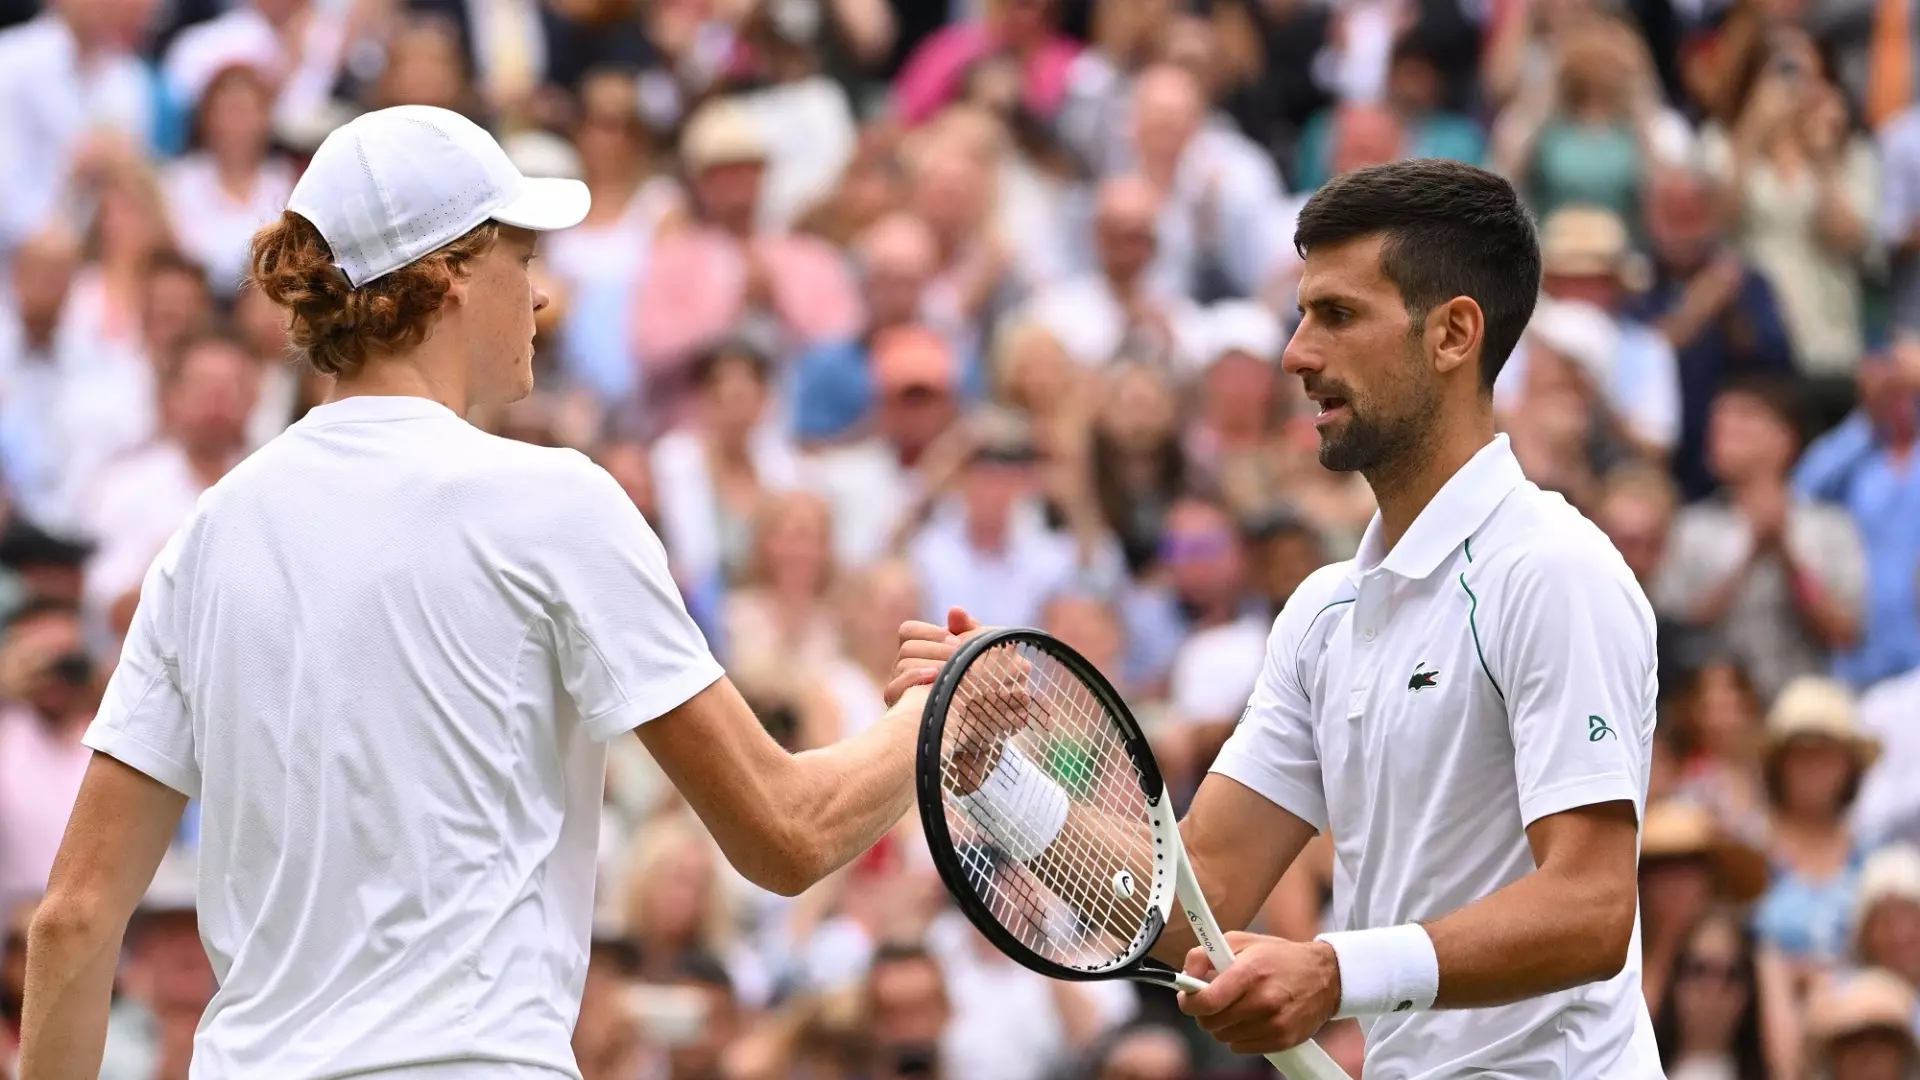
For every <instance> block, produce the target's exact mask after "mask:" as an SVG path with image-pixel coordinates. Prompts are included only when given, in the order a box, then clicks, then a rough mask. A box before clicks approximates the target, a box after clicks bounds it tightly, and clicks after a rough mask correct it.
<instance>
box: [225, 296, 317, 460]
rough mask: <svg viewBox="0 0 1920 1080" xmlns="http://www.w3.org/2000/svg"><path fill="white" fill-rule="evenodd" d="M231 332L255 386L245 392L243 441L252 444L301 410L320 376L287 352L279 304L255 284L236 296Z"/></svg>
mask: <svg viewBox="0 0 1920 1080" xmlns="http://www.w3.org/2000/svg"><path fill="white" fill-rule="evenodd" d="M233 332H234V336H235V337H237V338H238V339H239V341H240V343H241V344H242V345H243V346H245V347H246V350H247V353H248V355H250V356H252V357H253V368H252V371H253V375H254V380H253V381H254V386H253V389H252V391H251V393H250V394H249V396H250V397H252V398H253V399H254V406H253V414H252V415H251V416H249V417H247V445H248V446H250V447H253V448H256V449H257V448H259V447H262V446H265V445H266V444H267V441H268V440H270V439H272V438H273V437H274V436H275V435H278V434H280V433H281V432H282V431H285V430H286V429H287V425H289V424H291V423H293V422H294V421H295V420H298V419H299V418H300V416H301V415H303V414H304V412H305V410H304V409H302V408H301V403H302V395H303V394H308V393H310V388H311V386H312V384H313V383H314V382H316V381H317V380H318V378H319V376H318V374H317V373H315V372H312V371H307V370H304V369H303V368H302V367H301V366H300V365H298V364H296V363H294V362H293V361H292V359H291V357H289V356H288V350H289V346H288V345H287V324H286V322H285V320H284V319H282V318H281V316H280V309H279V308H277V307H275V306H274V303H273V301H272V300H269V299H268V298H267V295H266V294H265V293H263V292H261V291H260V290H259V289H243V290H241V292H240V295H239V297H238V298H237V299H235V301H234V305H233ZM313 396H317V395H313ZM308 400H311V398H309V399H308Z"/></svg>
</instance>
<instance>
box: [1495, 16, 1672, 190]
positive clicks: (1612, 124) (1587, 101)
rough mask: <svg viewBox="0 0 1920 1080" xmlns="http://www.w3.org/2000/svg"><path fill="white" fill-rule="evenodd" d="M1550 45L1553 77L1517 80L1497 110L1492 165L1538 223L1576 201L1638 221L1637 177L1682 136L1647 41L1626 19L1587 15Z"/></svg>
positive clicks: (1665, 156) (1668, 158)
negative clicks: (1517, 91)
mask: <svg viewBox="0 0 1920 1080" xmlns="http://www.w3.org/2000/svg"><path fill="white" fill-rule="evenodd" d="M1549 47H1550V48H1551V49H1553V50H1554V51H1555V52H1557V53H1558V54H1559V55H1558V69H1559V70H1558V76H1557V79H1555V80H1552V81H1549V80H1544V79H1543V80H1537V81H1533V82H1529V83H1527V84H1525V86H1524V87H1523V90H1524V92H1523V93H1522V94H1521V96H1519V97H1517V98H1516V99H1515V100H1514V101H1513V103H1512V104H1510V105H1508V106H1507V107H1506V108H1505V109H1504V110H1502V111H1501V113H1500V117H1499V119H1498V121H1497V122H1496V123H1495V125H1494V131H1493V152H1492V160H1493V167H1494V168H1495V170H1497V171H1498V172H1500V173H1502V174H1503V175H1505V176H1507V177H1508V178H1509V179H1512V180H1513V181H1514V182H1515V183H1516V184H1518V185H1520V187H1521V189H1522V190H1523V191H1524V192H1525V194H1526V196H1527V202H1528V204H1529V205H1530V206H1532V208H1533V211H1534V213H1535V214H1537V215H1539V216H1540V218H1541V220H1543V221H1544V220H1546V219H1547V218H1548V217H1550V216H1552V214H1553V213H1554V212H1555V211H1557V210H1559V209H1561V208H1562V207H1567V206H1577V205H1584V206H1592V207H1596V208H1599V209H1602V210H1606V211H1607V212H1609V213H1611V214H1614V215H1616V216H1617V217H1619V218H1620V219H1621V220H1623V221H1634V222H1637V221H1639V220H1640V214H1639V201H1640V178H1641V177H1642V176H1643V175H1645V173H1646V171H1647V170H1648V169H1649V167H1650V166H1651V165H1653V164H1655V163H1659V162H1670V161H1673V160H1675V159H1677V158H1679V157H1680V156H1681V155H1682V154H1684V153H1685V150H1686V147H1687V146H1688V144H1689V143H1690V142H1691V136H1690V133H1689V131H1688V129H1687V126H1686V123H1685V121H1684V120H1682V119H1681V118H1680V117H1678V116H1676V115H1674V114H1673V113H1672V112H1670V111H1669V110H1667V109H1666V108H1665V106H1664V103H1663V102H1662V98H1661V90H1660V83H1659V78H1658V76H1657V75H1656V74H1655V71H1654V66H1653V61H1652V57H1651V56H1650V55H1649V54H1648V51H1647V46H1646V43H1645V42H1644V41H1642V40H1641V39H1640V38H1639V37H1638V36H1637V35H1636V34H1635V33H1634V32H1633V28H1632V27H1631V26H1630V25H1628V24H1627V23H1626V22H1623V21H1621V20H1620V19H1618V18H1616V17H1613V16H1611V15H1601V14H1590V15H1587V16H1585V17H1583V18H1578V21H1577V25H1575V26H1572V27H1569V28H1568V29H1567V30H1566V31H1565V32H1563V33H1562V34H1560V35H1558V36H1557V37H1556V38H1555V39H1554V40H1553V41H1552V43H1551V45H1550V46H1549ZM1555 83H1557V87H1556V85H1555Z"/></svg>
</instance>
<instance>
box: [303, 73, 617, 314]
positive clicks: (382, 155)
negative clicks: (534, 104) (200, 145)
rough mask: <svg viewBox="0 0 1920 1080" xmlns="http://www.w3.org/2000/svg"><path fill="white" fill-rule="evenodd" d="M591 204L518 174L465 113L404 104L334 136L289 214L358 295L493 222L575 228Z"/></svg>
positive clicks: (567, 188)
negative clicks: (314, 232)
mask: <svg viewBox="0 0 1920 1080" xmlns="http://www.w3.org/2000/svg"><path fill="white" fill-rule="evenodd" d="M589 201H590V200H589V196H588V194H587V186H586V185H585V184H583V183H581V182H580V181H578V180H565V179H559V178H532V177H527V176H523V175H521V173H520V170H519V169H516V168H514V166H513V163H512V162H511V161H509V160H508V159H507V153H506V151H505V150H502V149H501V148H500V144H499V143H497V142H495V141H494V140H493V136H491V135H489V134H487V132H486V131H485V130H484V129H483V128H481V127H480V125H478V124H476V123H474V122H473V121H471V120H469V119H467V118H466V117H464V116H461V115H460V114H459V113H456V112H452V111H449V110H447V109H436V108H433V107H431V106H427V105H398V106H395V107H393V108H391V109H381V110H379V111H377V112H370V113H367V114H365V115H363V116H359V117H356V118H355V119H353V120H350V121H348V122H347V123H345V124H342V125H341V126H340V127H338V128H335V129H334V131H333V133H332V134H330V135H328V136H327V138H326V141H324V142H322V143H321V144H320V149H318V150H316V151H314V154H313V161H312V162H311V163H310V164H309V165H308V166H307V171H306V172H305V173H303V174H302V175H301V177H300V182H299V183H297V184H295V185H294V187H293V195H292V196H291V197H289V198H288V199H287V209H289V210H291V211H293V212H294V213H296V214H299V215H300V216H301V217H303V218H306V219H307V220H308V221H310V222H312V223H313V227H314V228H316V229H318V230H319V231H320V236H321V237H322V238H323V239H325V240H326V242H327V246H328V247H329V248H331V249H332V250H333V264H334V265H335V266H337V267H339V268H340V272H341V273H343V274H345V275H346V276H347V281H348V282H349V283H351V284H352V285H353V286H354V287H355V288H359V287H360V286H362V285H365V284H366V283H368V282H370V281H375V280H378V279H379V278H381V277H384V276H385V275H387V274H391V273H392V272H394V271H395V270H398V269H400V268H401V267H403V266H406V265H408V264H410V263H413V262H417V261H418V260H420V259H422V258H424V257H426V256H427V255H429V254H431V253H433V252H435V251H437V250H439V249H440V248H442V247H445V246H446V245H447V244H449V243H451V242H453V241H454V240H458V239H459V238H460V237H462V236H464V235H466V234H467V233H468V232H470V231H471V230H473V229H474V228H476V227H477V226H479V225H481V224H482V223H484V222H487V221H498V222H500V223H502V224H505V225H517V226H519V227H520V228H523V229H534V230H537V231H542V232H544V231H548V230H552V229H569V228H572V227H573V226H575V225H578V224H580V221H581V219H582V218H584V217H586V216H587V206H588V203H589Z"/></svg>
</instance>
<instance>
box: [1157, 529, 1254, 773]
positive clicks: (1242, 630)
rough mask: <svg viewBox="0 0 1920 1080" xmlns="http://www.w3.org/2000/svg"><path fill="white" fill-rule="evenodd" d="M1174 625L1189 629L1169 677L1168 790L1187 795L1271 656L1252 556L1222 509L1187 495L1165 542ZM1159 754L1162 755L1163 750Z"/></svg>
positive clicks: (1164, 741)
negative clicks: (1249, 573)
mask: <svg viewBox="0 0 1920 1080" xmlns="http://www.w3.org/2000/svg"><path fill="white" fill-rule="evenodd" d="M1159 563H1160V566H1161V567H1162V568H1163V570H1164V572H1165V574H1166V592H1165V594H1164V597H1165V600H1166V601H1168V602H1171V603H1172V604H1174V605H1176V606H1177V608H1178V611H1177V612H1174V613H1170V614H1169V619H1170V621H1171V620H1179V621H1181V622H1183V623H1184V624H1185V625H1184V626H1183V627H1182V632H1181V634H1180V643H1179V646H1178V647H1177V648H1176V649H1175V650H1174V653H1173V660H1172V664H1171V667H1170V669H1169V672H1168V698H1167V707H1168V714H1169V716H1168V719H1169V721H1170V723H1171V724H1173V725H1175V726H1174V727H1173V728H1172V730H1170V731H1163V738H1162V740H1161V743H1160V744H1159V745H1160V746H1161V747H1163V748H1164V749H1165V750H1166V751H1167V753H1165V754H1161V755H1160V759H1161V762H1162V767H1163V770H1164V771H1165V772H1166V773H1167V782H1168V786H1169V787H1170V788H1172V789H1173V790H1174V791H1175V792H1177V793H1178V794H1179V795H1180V796H1185V795H1188V794H1190V793H1191V792H1192V790H1193V789H1194V788H1197V787H1198V786H1199V784H1200V779H1201V777H1202V776H1203V775H1205V772H1206V769H1207V766H1209V765H1211V764H1212V763H1213V758H1214V755H1215V754H1217V753H1219V751H1220V746H1221V744H1223V743H1225V742H1226V739H1227V736H1228V735H1231V734H1232V733H1233V727H1234V725H1235V724H1236V723H1238V722H1239V720H1240V714H1241V711H1242V709H1243V708H1244V707H1245V706H1246V704H1247V699H1248V698H1250V697H1251V696H1252V695H1253V684H1254V682H1255V681H1256V680H1257V679H1258V678H1259V676H1260V668H1261V665H1262V664H1263V663H1264V662H1265V661H1266V657H1267V635H1268V633H1269V631H1271V629H1272V622H1271V621H1270V620H1268V619H1267V618H1265V615H1266V611H1265V609H1264V608H1262V607H1250V606H1248V605H1247V603H1246V552H1245V549H1244V547H1243V546H1242V541H1241V537H1240V534H1239V531H1238V529H1237V528H1236V525H1235V522H1234V518H1233V517H1232V515H1231V514H1230V513H1229V512H1228V511H1227V508H1226V507H1225V506H1223V505H1221V504H1220V503H1217V502H1214V501H1211V500H1208V499H1205V498H1201V497H1198V496H1192V495H1190V496H1187V497H1185V498H1183V499H1181V500H1180V501H1179V502H1177V503H1175V504H1174V505H1173V508H1172V509H1171V510H1170V511H1169V512H1168V513H1167V526H1166V531H1165V532H1163V533H1162V534H1161V537H1160V557H1159ZM1156 752H1158V751H1156Z"/></svg>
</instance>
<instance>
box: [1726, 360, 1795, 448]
mask: <svg viewBox="0 0 1920 1080" xmlns="http://www.w3.org/2000/svg"><path fill="white" fill-rule="evenodd" d="M1714 397H1716V398H1721V397H1744V398H1746V399H1747V400H1749V401H1751V402H1753V403H1754V404H1756V405H1759V406H1760V407H1761V408H1763V409H1765V410H1766V411H1767V412H1769V413H1772V414H1773V417H1774V419H1776V420H1778V421H1780V423H1781V424H1783V425H1784V426H1785V427H1786V428H1787V430H1788V431H1790V432H1792V433H1793V443H1794V453H1796V454H1797V453H1799V452H1800V451H1801V450H1803V449H1805V448H1806V444H1807V432H1808V431H1809V430H1810V428H1811V421H1810V419H1809V417H1808V416H1807V392H1806V384H1804V383H1802V382H1801V381H1800V380H1799V379H1797V378H1795V377H1794V376H1792V375H1781V374H1777V373H1774V372H1767V371H1758V372H1751V373H1743V374H1739V375H1733V376H1730V377H1729V378H1728V379H1727V380H1726V381H1725V382H1723V383H1721V384H1720V391H1719V392H1718V393H1716V394H1715V395H1714Z"/></svg>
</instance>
